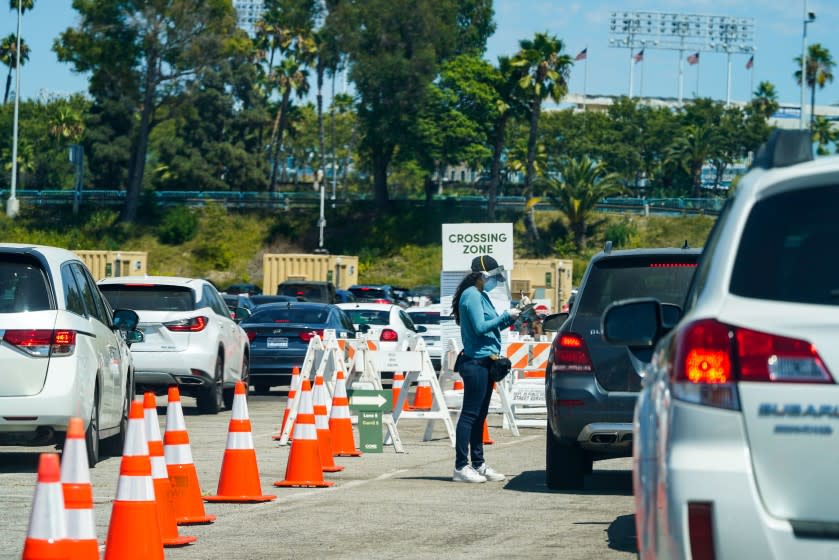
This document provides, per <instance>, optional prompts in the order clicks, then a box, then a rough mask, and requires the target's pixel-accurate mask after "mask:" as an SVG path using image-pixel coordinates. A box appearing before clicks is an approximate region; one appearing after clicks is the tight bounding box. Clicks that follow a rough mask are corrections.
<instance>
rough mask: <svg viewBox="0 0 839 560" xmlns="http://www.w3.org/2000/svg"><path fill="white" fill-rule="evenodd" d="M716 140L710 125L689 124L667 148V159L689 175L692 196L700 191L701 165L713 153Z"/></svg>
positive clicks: (695, 195) (696, 195)
mask: <svg viewBox="0 0 839 560" xmlns="http://www.w3.org/2000/svg"><path fill="white" fill-rule="evenodd" d="M716 142H717V139H716V137H715V130H714V129H713V128H712V127H711V126H709V125H697V124H689V125H687V126H685V127H684V129H683V130H682V132H681V133H680V134H679V136H678V137H677V138H676V140H675V141H674V142H673V144H672V145H671V146H670V148H669V150H668V155H667V159H668V160H670V162H672V163H673V164H674V165H676V166H678V167H680V168H681V169H682V170H684V171H685V172H686V173H687V174H688V175H689V176H690V180H691V187H692V195H693V197H694V198H696V197H698V196H699V195H700V193H701V189H702V166H703V165H705V162H707V161H708V160H710V159H711V157H712V156H713V155H714V153H715V151H714V150H715V149H716Z"/></svg>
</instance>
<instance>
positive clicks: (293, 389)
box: [271, 366, 300, 440]
mask: <svg viewBox="0 0 839 560" xmlns="http://www.w3.org/2000/svg"><path fill="white" fill-rule="evenodd" d="M298 387H300V368H299V367H296V366H295V367H294V368H292V370H291V386H290V387H289V388H288V397H286V400H285V410H284V411H283V421H282V423H280V431H279V432H277V433H275V434H274V435H273V436H271V439H274V440H281V439H283V430H285V425H286V422H288V413H289V411H291V408H292V407H293V406H294V400H295V399H296V398H297V388H298Z"/></svg>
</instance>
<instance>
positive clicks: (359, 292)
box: [350, 288, 388, 300]
mask: <svg viewBox="0 0 839 560" xmlns="http://www.w3.org/2000/svg"><path fill="white" fill-rule="evenodd" d="M350 291H351V292H352V294H353V295H354V296H355V297H356V298H357V299H362V300H364V299H387V297H388V295H387V292H385V291H384V290H382V289H381V288H350Z"/></svg>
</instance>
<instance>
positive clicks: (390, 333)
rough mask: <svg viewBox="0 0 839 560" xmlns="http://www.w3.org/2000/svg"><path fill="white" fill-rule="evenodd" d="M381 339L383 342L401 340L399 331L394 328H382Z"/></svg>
mask: <svg viewBox="0 0 839 560" xmlns="http://www.w3.org/2000/svg"><path fill="white" fill-rule="evenodd" d="M379 340H381V341H382V342H396V341H398V340H399V333H397V332H396V331H395V330H393V329H382V333H381V334H380V335H379Z"/></svg>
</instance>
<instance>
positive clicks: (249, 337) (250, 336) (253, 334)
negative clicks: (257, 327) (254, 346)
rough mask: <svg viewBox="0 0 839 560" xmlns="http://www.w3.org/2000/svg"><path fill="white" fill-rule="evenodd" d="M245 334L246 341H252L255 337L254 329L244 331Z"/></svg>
mask: <svg viewBox="0 0 839 560" xmlns="http://www.w3.org/2000/svg"><path fill="white" fill-rule="evenodd" d="M245 334H247V335H248V342H253V340H254V339H255V338H256V331H245Z"/></svg>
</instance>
